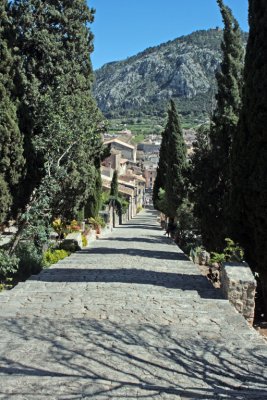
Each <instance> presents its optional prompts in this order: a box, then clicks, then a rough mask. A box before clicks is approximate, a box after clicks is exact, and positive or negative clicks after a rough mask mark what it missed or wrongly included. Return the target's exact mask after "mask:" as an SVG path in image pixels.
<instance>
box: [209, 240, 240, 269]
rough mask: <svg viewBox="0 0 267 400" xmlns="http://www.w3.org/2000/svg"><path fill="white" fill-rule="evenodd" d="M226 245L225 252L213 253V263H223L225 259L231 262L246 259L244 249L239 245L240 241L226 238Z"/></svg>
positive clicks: (211, 260)
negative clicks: (236, 241)
mask: <svg viewBox="0 0 267 400" xmlns="http://www.w3.org/2000/svg"><path fill="white" fill-rule="evenodd" d="M225 242H226V247H225V248H224V250H223V253H215V252H212V253H211V259H210V262H211V264H213V263H219V264H220V263H222V262H225V261H230V262H234V261H236V262H241V261H243V260H244V250H243V249H242V247H240V246H239V244H238V243H235V242H234V241H233V240H232V239H229V238H226V239H225Z"/></svg>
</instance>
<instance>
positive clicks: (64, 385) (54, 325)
mask: <svg viewBox="0 0 267 400" xmlns="http://www.w3.org/2000/svg"><path fill="white" fill-rule="evenodd" d="M208 328H209V327H207V330H208ZM1 330H2V334H3V339H2V342H3V346H2V347H1V349H2V350H1V352H0V353H1V354H0V362H1V375H0V393H1V399H2V400H12V399H13V398H14V399H17V397H16V396H21V397H19V398H22V397H23V398H27V399H28V400H33V399H39V398H40V399H41V398H44V399H50V398H53V399H54V398H57V399H61V398H62V399H72V400H80V399H81V398H84V399H93V400H103V399H106V400H109V399H110V400H114V399H116V400H118V399H129V400H130V399H131V400H135V399H148V400H153V399H155V400H162V399H169V400H180V399H181V398H183V399H188V400H196V399H198V400H199V399H206V400H219V399H226V400H231V399H232V400H233V399H235V400H253V399H255V400H256V399H257V400H264V399H266V398H267V385H266V379H267V374H266V355H267V350H266V346H265V348H263V347H264V346H260V345H259V344H258V343H257V344H253V342H252V341H251V343H247V342H246V341H245V340H244V341H243V342H240V341H239V342H237V341H236V337H234V335H233V334H232V335H231V336H230V337H229V339H228V340H226V339H225V340H224V341H218V340H217V339H215V340H210V339H209V340H207V339H205V337H203V336H201V332H198V331H197V330H196V331H195V332H194V334H193V335H190V334H188V333H187V335H184V334H183V331H182V330H180V328H179V326H174V327H171V326H160V325H151V324H142V325H131V324H127V321H125V324H123V325H122V324H118V323H115V322H112V321H109V320H105V321H101V320H95V319H79V318H77V319H75V318H73V319H64V318H61V319H60V318H59V319H57V320H56V319H54V320H53V319H51V318H50V319H47V318H16V319H5V320H3V321H2V323H1ZM5 340H6V345H5V343H4V341H5ZM9 341H12V343H19V346H17V347H16V348H14V349H12V348H10V346H9V345H8V343H9ZM29 349H30V351H29ZM18 350H19V351H18ZM51 378H52V379H51ZM55 396H56V397H55Z"/></svg>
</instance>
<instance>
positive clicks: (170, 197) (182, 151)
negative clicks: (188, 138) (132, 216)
mask: <svg viewBox="0 0 267 400" xmlns="http://www.w3.org/2000/svg"><path fill="white" fill-rule="evenodd" d="M186 169H187V161H186V146H185V142H184V138H183V132H182V128H181V125H180V120H179V116H178V113H177V110H176V106H175V103H174V101H173V100H171V101H170V107H169V109H168V121H167V124H166V127H165V129H164V131H163V132H162V142H161V147H160V153H159V164H158V168H157V176H156V179H155V183H154V188H153V204H154V207H155V208H156V209H158V210H160V211H162V212H163V213H164V214H166V215H167V216H168V217H170V218H171V219H174V218H175V216H176V211H177V209H178V207H179V206H180V205H181V203H182V202H183V199H184V197H185V196H186V188H185V186H186V184H185V175H186Z"/></svg>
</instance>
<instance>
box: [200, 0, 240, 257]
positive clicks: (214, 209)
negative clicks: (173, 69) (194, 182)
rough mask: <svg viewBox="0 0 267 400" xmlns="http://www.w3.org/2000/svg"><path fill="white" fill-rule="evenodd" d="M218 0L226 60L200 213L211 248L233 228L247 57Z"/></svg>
mask: <svg viewBox="0 0 267 400" xmlns="http://www.w3.org/2000/svg"><path fill="white" fill-rule="evenodd" d="M217 3H218V5H219V7H220V10H221V14H222V18H223V22H224V35H223V41H222V45H221V48H222V53H223V60H222V63H221V66H220V67H221V68H220V71H218V73H217V75H216V78H217V83H218V93H217V95H216V100H217V106H216V109H215V111H214V113H213V116H212V121H211V129H210V154H209V155H208V159H207V163H208V166H209V168H208V169H207V168H206V172H208V174H209V176H208V177H207V178H206V179H204V180H203V183H204V184H205V187H203V188H202V189H203V190H202V192H203V193H204V192H205V198H206V201H205V204H202V206H203V208H202V217H201V218H202V219H203V221H202V223H201V226H202V233H203V238H204V244H205V245H206V247H207V248H208V249H211V250H221V249H222V248H223V246H224V239H225V237H227V236H228V235H229V232H230V228H229V225H230V223H229V220H230V213H229V192H230V154H231V146H232V140H233V136H234V135H235V132H236V127H237V123H238V119H239V114H240V108H241V92H242V77H243V59H244V48H243V42H242V36H241V31H240V28H239V25H238V22H237V21H236V19H235V18H234V17H233V15H232V12H231V10H230V9H229V7H227V6H225V5H224V3H223V1H222V0H217ZM204 173H205V172H204ZM206 184H207V185H206ZM200 201H202V200H201V199H200ZM202 203H203V202H202Z"/></svg>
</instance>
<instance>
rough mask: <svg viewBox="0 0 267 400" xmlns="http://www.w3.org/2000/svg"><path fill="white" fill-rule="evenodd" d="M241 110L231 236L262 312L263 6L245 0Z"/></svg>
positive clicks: (265, 281) (266, 83) (266, 13)
mask: <svg viewBox="0 0 267 400" xmlns="http://www.w3.org/2000/svg"><path fill="white" fill-rule="evenodd" d="M249 25H250V32H249V39H248V44H247V52H246V58H245V71H244V82H245V85H244V92H243V108H242V113H241V118H240V123H239V126H238V131H237V135H236V137H235V140H234V143H233V152H232V182H233V190H232V210H233V221H234V225H233V229H234V232H235V237H236V239H238V240H239V241H240V243H241V244H242V245H243V246H244V248H245V251H246V258H247V260H248V261H249V263H250V265H251V267H252V268H254V269H255V270H256V271H258V273H259V279H260V282H261V286H262V291H263V296H264V302H265V310H266V312H267V253H266V243H267V207H266V205H267V133H266V126H267V108H266V103H267V42H266V35H267V3H266V1H265V0H250V1H249Z"/></svg>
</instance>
